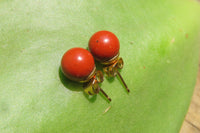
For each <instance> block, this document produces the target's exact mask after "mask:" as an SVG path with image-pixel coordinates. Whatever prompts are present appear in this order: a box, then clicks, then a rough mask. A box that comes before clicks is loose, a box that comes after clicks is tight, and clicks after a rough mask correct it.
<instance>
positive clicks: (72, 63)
mask: <svg viewBox="0 0 200 133" xmlns="http://www.w3.org/2000/svg"><path fill="white" fill-rule="evenodd" d="M94 68H95V64H94V58H93V56H92V55H91V53H90V52H89V51H87V50H85V49H83V48H72V49H70V50H68V51H67V52H66V53H65V54H64V55H63V57H62V61H61V69H62V71H63V73H64V75H65V76H66V77H68V78H69V79H71V80H74V81H82V80H85V79H86V78H87V77H88V76H89V75H90V74H91V73H92V72H93V70H94Z"/></svg>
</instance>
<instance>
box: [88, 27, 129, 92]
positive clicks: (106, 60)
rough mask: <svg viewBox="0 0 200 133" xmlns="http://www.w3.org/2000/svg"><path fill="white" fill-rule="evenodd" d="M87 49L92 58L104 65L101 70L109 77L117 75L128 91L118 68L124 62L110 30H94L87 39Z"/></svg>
mask: <svg viewBox="0 0 200 133" xmlns="http://www.w3.org/2000/svg"><path fill="white" fill-rule="evenodd" d="M88 45H89V51H90V52H91V53H92V55H93V56H94V58H95V59H96V60H98V61H99V62H100V63H101V64H103V65H104V67H103V71H104V72H105V73H106V74H107V75H108V76H109V77H115V76H116V75H118V76H119V78H120V79H121V81H122V83H123V84H124V86H125V88H126V90H127V91H128V92H130V90H129V89H128V87H127V85H126V83H125V82H124V79H123V78H122V76H121V75H120V73H119V71H118V69H122V68H123V65H124V62H123V59H122V58H121V57H119V48H120V45H119V40H118V38H117V37H116V36H115V34H113V33H112V32H110V31H99V32H96V33H95V34H94V35H92V37H91V38H90V40H89V44H88Z"/></svg>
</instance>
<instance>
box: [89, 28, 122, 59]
mask: <svg viewBox="0 0 200 133" xmlns="http://www.w3.org/2000/svg"><path fill="white" fill-rule="evenodd" d="M88 45H89V50H90V52H91V53H92V55H93V56H94V58H95V59H97V60H99V61H108V60H110V59H112V58H113V57H114V56H116V55H117V54H118V53H119V47H120V46H119V40H118V38H117V37H116V36H115V34H113V33H112V32H110V31H99V32H96V33H95V34H94V35H92V37H91V38H90V40H89V44H88Z"/></svg>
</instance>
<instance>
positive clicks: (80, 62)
mask: <svg viewBox="0 0 200 133" xmlns="http://www.w3.org/2000/svg"><path fill="white" fill-rule="evenodd" d="M61 70H62V72H63V74H64V75H65V76H66V77H67V78H68V79H70V80H73V81H76V82H80V83H84V85H83V86H84V87H83V88H84V92H85V93H87V94H88V95H95V94H97V93H99V92H100V91H101V92H102V93H103V95H104V96H105V97H106V98H107V99H108V100H109V101H111V99H110V98H109V97H108V95H107V94H106V93H105V92H104V91H103V90H102V89H101V88H100V87H99V83H102V82H103V74H102V72H101V71H96V67H95V63H94V58H93V56H92V55H91V53H90V52H89V51H87V50H85V49H83V48H78V47H77V48H72V49H70V50H68V51H67V52H66V53H65V54H64V55H63V57H62V60H61Z"/></svg>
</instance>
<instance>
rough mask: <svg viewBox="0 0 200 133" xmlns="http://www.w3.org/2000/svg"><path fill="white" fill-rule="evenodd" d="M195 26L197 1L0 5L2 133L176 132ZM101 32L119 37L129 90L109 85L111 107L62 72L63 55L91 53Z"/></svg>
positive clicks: (192, 74) (186, 97) (16, 0)
mask: <svg viewBox="0 0 200 133" xmlns="http://www.w3.org/2000/svg"><path fill="white" fill-rule="evenodd" d="M199 26H200V4H199V3H198V2H197V1H195V0H176V2H175V0H165V1H164V0H163V1H161V0H154V1H152V0H151V1H150V0H121V1H120V0H63V1H59V0H0V132H1V133H11V132H17V133H22V132H30V133H31V132H37V133H39V132H42V133H45V132H46V133H50V132H52V133H55V132H68V133H69V132H95V133H97V132H101V133H103V132H113V133H117V132H120V133H121V132H131V133H133V132H134V133H177V132H178V131H179V129H180V127H181V124H182V121H183V119H184V116H185V114H186V112H187V108H188V105H189V103H190V99H191V95H192V92H193V88H194V85H195V79H196V75H197V68H198V53H199V45H198V44H199V43H198V35H199ZM99 30H109V31H112V32H114V33H115V34H116V35H117V36H118V38H119V40H120V43H121V47H120V56H121V57H123V59H124V62H125V65H124V68H123V70H122V71H121V74H122V76H123V77H124V79H125V81H126V83H127V85H128V86H129V88H130V90H131V92H130V94H127V92H126V90H125V89H124V87H123V86H122V83H121V82H120V80H119V79H118V78H114V79H107V78H105V81H104V82H103V84H102V85H101V87H102V88H103V89H104V90H105V91H106V92H107V94H108V95H109V96H110V97H111V98H112V102H111V103H108V102H107V101H106V100H105V98H104V97H103V96H102V95H101V94H100V95H97V96H94V97H88V96H87V95H85V94H84V93H83V91H81V85H80V84H76V83H74V82H71V81H69V80H67V79H65V78H64V77H63V75H62V73H61V72H60V70H59V67H60V60H61V57H62V55H63V54H64V52H65V51H67V50H68V49H70V48H72V47H83V48H87V43H88V40H89V38H90V36H91V35H92V34H93V33H95V32H96V31H99ZM98 68H100V69H101V66H100V65H98ZM109 106H111V108H110V110H109V111H108V112H107V113H104V111H105V110H106V109H107V108H108V107H109Z"/></svg>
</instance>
